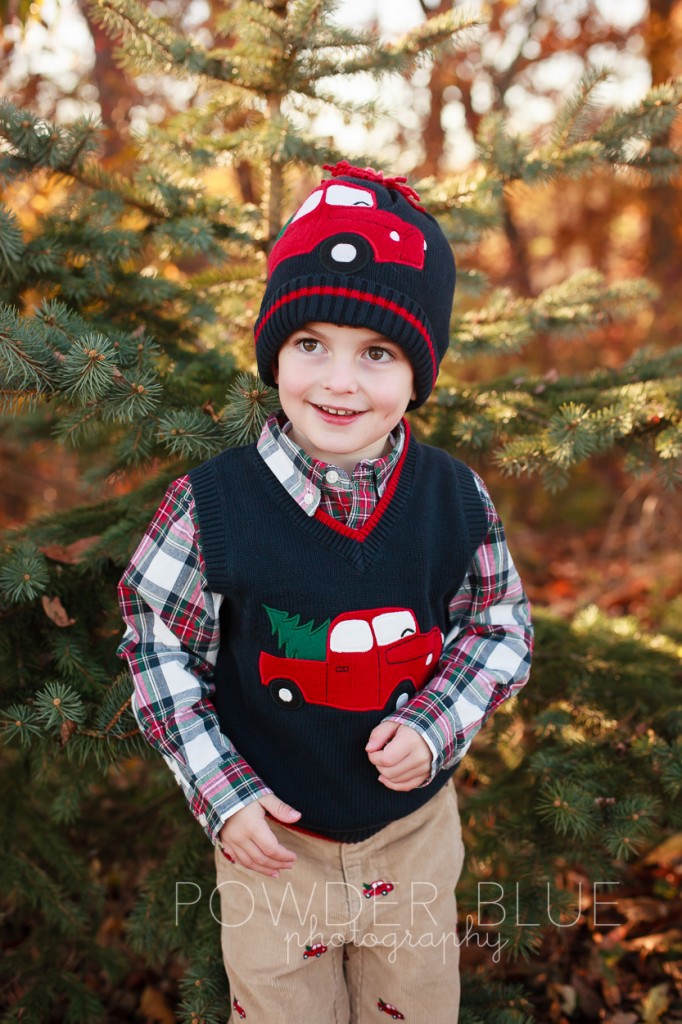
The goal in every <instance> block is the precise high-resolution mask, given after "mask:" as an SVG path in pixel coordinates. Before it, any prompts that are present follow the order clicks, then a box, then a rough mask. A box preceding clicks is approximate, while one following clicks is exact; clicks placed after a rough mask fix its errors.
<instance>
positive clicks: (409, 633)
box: [258, 605, 443, 713]
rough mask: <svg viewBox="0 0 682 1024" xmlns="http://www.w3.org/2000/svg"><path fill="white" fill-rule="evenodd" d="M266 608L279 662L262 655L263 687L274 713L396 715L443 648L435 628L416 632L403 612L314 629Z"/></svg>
mask: <svg viewBox="0 0 682 1024" xmlns="http://www.w3.org/2000/svg"><path fill="white" fill-rule="evenodd" d="M263 608H264V609H265V611H266V613H267V616H268V619H269V621H270V627H271V629H272V635H273V636H274V637H276V640H277V644H278V646H279V647H280V649H281V650H283V652H284V656H278V655H274V654H268V653H267V652H266V651H261V654H260V658H259V662H258V668H259V672H260V681H261V683H262V685H263V686H267V687H268V689H269V690H270V694H271V695H272V699H273V700H274V702H275V703H276V704H277V705H278V707H280V708H286V709H288V710H291V711H294V710H296V709H298V708H301V707H303V706H304V705H305V704H321V705H326V706H327V707H333V708H341V709H343V710H345V711H381V710H383V711H386V712H387V713H390V712H391V711H395V710H397V709H398V708H401V707H403V705H404V704H406V703H407V702H408V701H409V700H411V699H412V697H414V695H415V694H416V693H417V691H418V690H421V688H422V687H423V686H424V685H425V683H426V682H428V680H429V679H430V678H431V676H432V675H433V673H434V672H435V670H436V667H437V665H438V659H439V658H440V655H441V651H442V649H443V634H442V633H441V631H440V630H439V629H438V627H437V626H434V628H433V629H431V630H429V632H428V633H420V632H419V625H418V623H417V619H416V617H415V614H414V612H412V611H410V609H408V608H369V609H363V610H362V611H354V612H344V613H343V614H342V615H338V616H337V617H336V618H335V619H334V620H333V621H330V620H329V619H327V621H326V622H323V623H322V624H321V625H318V626H316V625H315V623H314V621H313V620H312V619H311V620H310V622H306V623H304V624H303V625H301V617H300V615H291V614H290V613H289V612H286V611H280V610H279V609H277V608H270V607H268V606H267V605H263Z"/></svg>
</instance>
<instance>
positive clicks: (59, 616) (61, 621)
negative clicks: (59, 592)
mask: <svg viewBox="0 0 682 1024" xmlns="http://www.w3.org/2000/svg"><path fill="white" fill-rule="evenodd" d="M41 603H42V606H43V611H44V612H45V614H46V615H47V617H48V619H52V621H53V622H54V624H55V626H61V627H62V628H63V627H64V626H73V624H74V622H75V621H76V620H75V619H72V618H70V617H69V615H68V613H67V611H66V609H65V608H64V605H63V604H62V602H61V601H60V600H59V598H58V597H44V596H43V597H42V598H41Z"/></svg>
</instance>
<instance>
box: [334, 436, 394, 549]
mask: <svg viewBox="0 0 682 1024" xmlns="http://www.w3.org/2000/svg"><path fill="white" fill-rule="evenodd" d="M402 422H403V424H404V426H405V440H404V442H403V450H402V452H401V453H400V458H399V459H398V462H397V465H396V467H395V469H394V470H393V472H392V473H391V476H390V478H389V481H388V483H387V484H386V490H385V491H384V493H383V494H382V495H381V498H380V499H379V501H378V502H377V507H376V508H375V509H374V511H373V512H372V514H371V516H370V517H369V519H368V520H367V522H366V523H365V524H364V525H363V526H360V527H359V528H358V529H353V527H351V526H346V524H345V523H342V522H341V521H340V520H339V519H335V518H334V517H333V516H330V515H329V513H328V512H325V511H324V509H323V508H320V506H319V505H318V507H317V509H316V511H315V517H314V518H315V519H319V521H320V522H321V523H324V525H325V526H329V527H331V529H332V530H336V532H337V533H341V534H343V536H344V537H348V538H349V539H350V540H357V541H360V542H361V543H362V541H364V540H366V539H367V538H368V537H369V535H370V533H371V532H372V530H374V529H375V527H377V526H378V525H379V523H380V522H381V519H382V518H383V515H384V512H385V511H386V509H387V508H388V506H389V505H390V503H391V500H392V498H393V495H394V494H395V492H396V489H397V487H398V483H399V482H400V475H401V473H402V470H403V465H404V464H405V456H406V455H407V449H408V448H409V445H410V424H409V423H408V422H407V420H406V419H403V421H402Z"/></svg>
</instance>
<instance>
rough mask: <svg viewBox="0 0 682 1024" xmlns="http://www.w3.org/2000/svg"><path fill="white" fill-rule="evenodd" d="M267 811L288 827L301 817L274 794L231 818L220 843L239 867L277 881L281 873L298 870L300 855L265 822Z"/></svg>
mask: <svg viewBox="0 0 682 1024" xmlns="http://www.w3.org/2000/svg"><path fill="white" fill-rule="evenodd" d="M266 811H267V812H268V814H271V815H272V817H273V818H276V819H277V821H281V822H282V823H283V824H285V825H292V824H293V823H294V822H295V821H298V819H299V818H300V817H301V812H300V811H295V810H294V808H293V807H290V806H289V804H285V803H284V801H283V800H280V799H279V797H276V796H275V794H274V793H267V794H266V795H265V796H264V797H261V799H260V800H254V801H253V803H250V804H247V805H246V807H242V809H241V810H240V811H237V812H236V813H235V814H233V815H232V817H231V818H228V819H227V821H226V822H225V824H224V825H223V827H222V828H221V830H220V836H219V840H220V845H221V846H222V848H223V850H224V851H225V853H227V854H228V855H229V856H230V857H231V859H232V860H233V861H236V862H237V864H241V866H242V867H244V868H250V869H251V870H252V871H257V872H258V873H259V874H261V875H268V876H270V877H271V878H277V876H278V875H279V873H280V871H281V870H283V869H284V868H292V867H293V866H294V863H295V861H296V854H295V853H292V851H291V850H287V848H286V847H285V846H282V844H281V843H280V842H279V840H278V839H277V837H276V835H275V833H274V832H273V831H272V829H271V828H270V827H269V826H268V823H267V821H266V820H265V812H266Z"/></svg>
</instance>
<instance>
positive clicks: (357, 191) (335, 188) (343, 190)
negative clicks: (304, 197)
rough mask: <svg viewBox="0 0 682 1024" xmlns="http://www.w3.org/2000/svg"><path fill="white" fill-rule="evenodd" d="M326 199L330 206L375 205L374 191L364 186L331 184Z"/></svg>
mask: <svg viewBox="0 0 682 1024" xmlns="http://www.w3.org/2000/svg"><path fill="white" fill-rule="evenodd" d="M325 201H326V202H327V203H329V205H330V206H369V207H373V206H374V193H373V192H369V191H368V190H367V189H364V188H352V187H351V186H349V185H330V186H329V188H328V189H327V191H326V192H325ZM304 205H305V204H304Z"/></svg>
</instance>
